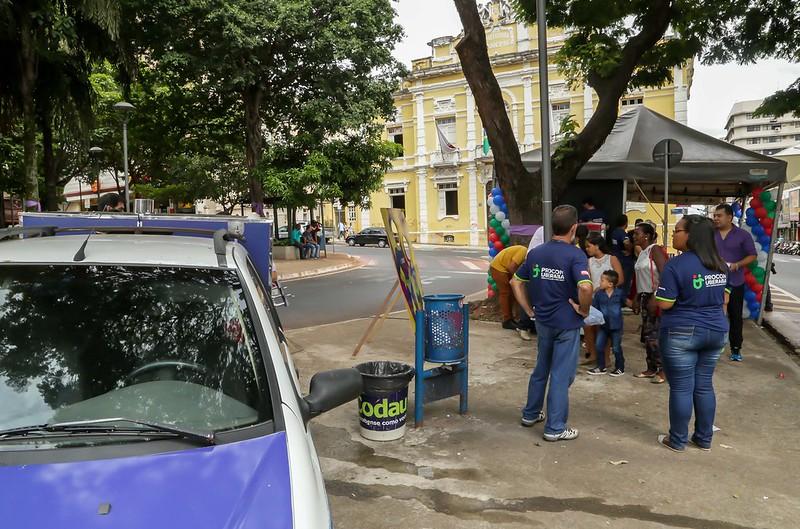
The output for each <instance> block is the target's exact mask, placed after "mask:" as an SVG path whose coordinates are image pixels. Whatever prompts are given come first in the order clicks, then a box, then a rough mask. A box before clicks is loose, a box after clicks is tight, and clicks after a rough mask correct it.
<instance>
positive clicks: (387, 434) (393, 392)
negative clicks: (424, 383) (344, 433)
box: [355, 361, 414, 441]
mask: <svg viewBox="0 0 800 529" xmlns="http://www.w3.org/2000/svg"><path fill="white" fill-rule="evenodd" d="M355 368H356V369H357V370H358V372H359V373H361V377H362V379H363V380H364V392H363V393H362V394H361V396H360V397H358V422H359V425H360V426H361V435H362V437H365V438H366V439H370V440H372V441H393V440H395V439H400V438H401V437H403V435H404V434H405V432H406V414H407V412H408V384H409V383H410V382H411V379H413V378H414V368H413V367H411V366H410V365H407V364H402V363H400V362H389V361H377V362H364V363H363V364H358V365H357V366H355Z"/></svg>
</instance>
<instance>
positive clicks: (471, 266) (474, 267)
mask: <svg viewBox="0 0 800 529" xmlns="http://www.w3.org/2000/svg"><path fill="white" fill-rule="evenodd" d="M461 264H463V265H464V266H465V267H467V268H469V269H470V270H480V269H481V268H480V267H479V266H478V265H476V264H475V263H472V262H470V261H461Z"/></svg>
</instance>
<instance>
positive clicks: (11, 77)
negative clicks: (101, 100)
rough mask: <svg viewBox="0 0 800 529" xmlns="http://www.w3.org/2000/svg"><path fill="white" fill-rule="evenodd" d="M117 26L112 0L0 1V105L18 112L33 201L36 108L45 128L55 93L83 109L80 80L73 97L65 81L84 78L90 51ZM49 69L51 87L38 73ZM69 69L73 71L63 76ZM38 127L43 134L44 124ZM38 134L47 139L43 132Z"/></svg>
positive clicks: (109, 38)
mask: <svg viewBox="0 0 800 529" xmlns="http://www.w3.org/2000/svg"><path fill="white" fill-rule="evenodd" d="M118 27H119V8H118V4H117V3H116V2H114V1H113V0H82V1H74V0H62V1H58V2H55V1H52V0H32V1H27V2H2V3H0V49H3V52H2V53H0V66H1V68H0V70H2V73H0V100H2V101H3V102H2V103H0V106H2V107H6V108H11V107H15V108H16V112H17V113H18V114H19V115H20V116H21V118H22V131H23V132H22V140H23V151H24V168H25V197H26V198H27V199H30V200H35V201H37V202H38V201H39V177H38V171H37V168H38V165H37V147H36V143H37V142H36V134H37V128H38V127H37V114H38V117H39V123H38V124H42V123H44V124H47V125H48V127H47V129H51V126H52V121H51V120H52V119H53V115H52V113H53V112H55V110H54V109H55V105H56V103H57V102H59V101H61V102H64V99H60V100H59V97H58V96H63V97H68V98H69V99H70V101H71V103H70V104H76V103H78V104H79V105H84V106H82V109H83V110H85V109H86V107H85V101H86V98H85V97H83V96H85V95H86V92H85V85H84V87H83V94H82V95H81V96H80V97H79V98H77V99H76V96H77V95H78V94H79V91H78V90H77V88H76V87H75V86H71V85H70V83H79V84H80V83H82V82H85V80H86V75H88V68H87V67H86V66H87V61H88V60H89V55H90V53H91V52H92V51H94V50H103V49H109V48H110V46H109V42H111V41H113V40H114V39H116V37H117V33H118ZM54 70H55V71H58V72H59V73H58V74H57V75H56V76H55V79H56V80H57V81H58V84H59V86H57V87H53V88H54V90H55V91H54V92H53V91H51V90H50V88H51V86H50V85H49V84H48V83H43V82H42V78H40V75H42V74H43V73H45V72H53V71H54ZM81 71H83V72H85V73H86V75H82V74H81V73H80V72H81ZM73 73H74V74H76V75H75V76H70V77H67V76H68V75H70V74H73ZM52 79H53V78H51V80H52ZM62 83H64V84H62ZM37 97H38V103H39V104H38V105H37ZM73 123H74V121H73ZM44 132H45V133H46V134H48V130H45V131H44ZM49 132H50V133H51V132H52V130H49ZM50 138H52V135H50ZM44 140H45V142H47V141H48V137H47V136H46V137H45V138H44ZM50 147H52V142H51V143H50ZM48 156H49V157H48V160H47V161H46V163H45V165H46V166H47V167H50V168H52V167H53V165H54V160H53V159H52V150H51V152H50V153H49V154H48ZM51 176H52V175H51ZM51 180H52V179H51ZM51 183H52V181H51ZM54 188H55V186H51V189H54Z"/></svg>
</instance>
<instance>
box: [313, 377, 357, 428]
mask: <svg viewBox="0 0 800 529" xmlns="http://www.w3.org/2000/svg"><path fill="white" fill-rule="evenodd" d="M363 388H364V382H363V380H362V379H361V373H359V372H358V371H357V370H355V369H353V368H349V369H334V370H332V371H322V372H320V373H317V374H316V375H314V376H313V377H311V384H310V387H309V393H308V395H306V396H305V398H303V404H304V406H303V407H304V410H303V416H304V417H303V418H304V419H305V421H306V422H308V421H309V420H311V419H313V418H314V417H316V416H317V415H320V414H322V413H325V412H326V411H330V410H332V409H334V408H336V407H339V406H341V405H342V404H346V403H348V402H350V401H351V400H354V399H357V398H358V396H359V395H361V393H362V390H363Z"/></svg>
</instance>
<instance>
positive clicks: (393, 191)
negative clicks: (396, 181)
mask: <svg viewBox="0 0 800 529" xmlns="http://www.w3.org/2000/svg"><path fill="white" fill-rule="evenodd" d="M388 192H389V202H390V206H391V207H393V208H394V209H402V210H404V211H405V209H406V188H405V187H390V188H389V189H388Z"/></svg>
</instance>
